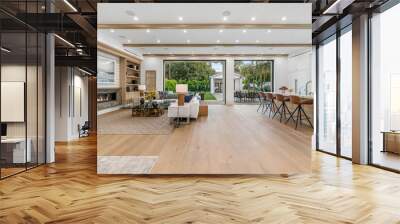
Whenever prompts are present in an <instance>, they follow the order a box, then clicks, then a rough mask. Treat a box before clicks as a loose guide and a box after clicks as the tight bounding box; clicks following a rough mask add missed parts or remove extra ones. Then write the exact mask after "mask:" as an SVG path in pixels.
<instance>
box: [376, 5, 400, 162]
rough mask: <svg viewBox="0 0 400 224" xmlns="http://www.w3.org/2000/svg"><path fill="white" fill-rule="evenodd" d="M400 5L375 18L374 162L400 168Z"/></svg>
mask: <svg viewBox="0 0 400 224" xmlns="http://www.w3.org/2000/svg"><path fill="white" fill-rule="evenodd" d="M398 21H400V4H399V5H396V6H394V7H393V8H391V9H389V10H387V11H385V12H383V13H381V14H378V15H376V16H374V17H373V18H372V21H371V22H372V38H371V39H372V47H373V48H372V51H373V54H372V77H371V88H372V90H371V92H372V96H371V98H372V99H371V109H372V112H371V121H372V125H371V128H372V130H371V133H372V155H371V156H372V163H373V164H377V165H380V166H384V167H388V168H391V169H396V170H400V101H399V99H398V97H399V96H400V63H399V59H398V58H399V57H398V54H399V52H400V43H399V39H400V32H398V29H395V28H394V27H398Z"/></svg>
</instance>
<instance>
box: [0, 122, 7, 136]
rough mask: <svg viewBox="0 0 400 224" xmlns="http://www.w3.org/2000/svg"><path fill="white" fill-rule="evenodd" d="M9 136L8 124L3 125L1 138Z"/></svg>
mask: <svg viewBox="0 0 400 224" xmlns="http://www.w3.org/2000/svg"><path fill="white" fill-rule="evenodd" d="M6 136H7V124H5V123H1V137H6Z"/></svg>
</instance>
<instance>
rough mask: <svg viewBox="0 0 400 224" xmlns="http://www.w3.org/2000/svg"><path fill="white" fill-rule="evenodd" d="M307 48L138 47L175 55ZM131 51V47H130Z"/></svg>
mask: <svg viewBox="0 0 400 224" xmlns="http://www.w3.org/2000/svg"><path fill="white" fill-rule="evenodd" d="M306 49H309V50H310V49H311V47H242V46H235V47H191V48H170V47H145V48H137V49H136V50H137V51H140V52H141V53H142V54H166V55H169V54H173V55H179V54H184V55H190V54H196V55H197V54H204V55H212V54H217V55H221V54H234V55H246V54H251V55H262V54H272V55H275V54H276V55H285V54H289V53H294V52H303V51H305V50H306ZM128 51H129V49H128Z"/></svg>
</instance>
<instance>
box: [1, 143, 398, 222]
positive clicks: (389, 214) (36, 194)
mask: <svg viewBox="0 0 400 224" xmlns="http://www.w3.org/2000/svg"><path fill="white" fill-rule="evenodd" d="M56 161H57V162H56V163H55V164H50V165H45V166H41V167H39V168H35V169H33V170H30V171H28V172H26V173H22V174H19V175H17V176H13V177H10V178H8V179H5V180H2V181H0V202H1V203H0V223H4V224H10V223H107V224H108V223H174V224H180V223H210V224H215V223H307V224H308V223H371V224H376V223H385V224H390V223H400V213H399V211H400V200H398V199H399V198H400V175H399V174H395V173H391V172H388V171H384V170H380V169H377V168H374V167H370V166H360V165H352V164H351V162H350V161H348V160H343V159H338V158H336V157H333V156H330V155H326V154H323V153H319V152H312V173H310V174H302V175H289V176H288V177H285V176H279V175H269V176H268V175H266V176H262V175H256V176H251V175H215V176H207V175H201V176H196V175H190V176H184V175H180V176H171V175H169V176H168V175H159V176H127V175H117V176H115V175H114V176H107V175H103V176H101V175H97V174H96V139H95V138H94V137H91V138H86V139H82V140H81V141H77V142H71V143H69V144H58V145H57V148H56Z"/></svg>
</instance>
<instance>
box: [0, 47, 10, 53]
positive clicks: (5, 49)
mask: <svg viewBox="0 0 400 224" xmlns="http://www.w3.org/2000/svg"><path fill="white" fill-rule="evenodd" d="M0 49H1V50H2V51H4V52H6V53H10V52H11V50H9V49H7V48H5V47H1V48H0Z"/></svg>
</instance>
